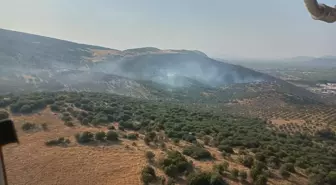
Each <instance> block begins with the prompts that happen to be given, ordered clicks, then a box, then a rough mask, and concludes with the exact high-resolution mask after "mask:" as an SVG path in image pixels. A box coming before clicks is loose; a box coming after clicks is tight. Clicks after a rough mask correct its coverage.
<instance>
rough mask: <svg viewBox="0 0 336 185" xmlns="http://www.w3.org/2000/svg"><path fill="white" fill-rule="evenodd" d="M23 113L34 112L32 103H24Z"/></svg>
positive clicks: (21, 110) (21, 109)
mask: <svg viewBox="0 0 336 185" xmlns="http://www.w3.org/2000/svg"><path fill="white" fill-rule="evenodd" d="M20 112H21V113H31V112H32V107H31V106H30V105H23V106H22V107H21V108H20Z"/></svg>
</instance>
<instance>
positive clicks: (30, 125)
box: [21, 122, 36, 131]
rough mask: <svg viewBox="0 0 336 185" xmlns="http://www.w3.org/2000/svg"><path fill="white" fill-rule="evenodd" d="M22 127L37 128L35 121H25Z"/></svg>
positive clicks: (25, 128) (27, 128)
mask: <svg viewBox="0 0 336 185" xmlns="http://www.w3.org/2000/svg"><path fill="white" fill-rule="evenodd" d="M21 128H22V130H24V131H28V130H32V129H35V128H36V125H35V124H34V123H30V122H25V123H23V124H22V126H21Z"/></svg>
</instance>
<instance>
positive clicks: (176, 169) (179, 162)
mask: <svg viewBox="0 0 336 185" xmlns="http://www.w3.org/2000/svg"><path fill="white" fill-rule="evenodd" d="M159 165H160V166H161V167H162V168H163V170H164V171H165V173H166V174H167V175H168V176H170V177H174V176H176V175H177V174H180V173H188V172H189V171H191V170H192V164H191V163H190V162H188V160H187V159H186V158H185V157H184V156H183V155H182V154H181V153H180V152H178V151H168V152H167V157H166V158H164V159H162V160H160V161H159Z"/></svg>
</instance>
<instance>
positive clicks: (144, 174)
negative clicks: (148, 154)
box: [141, 166, 156, 184]
mask: <svg viewBox="0 0 336 185" xmlns="http://www.w3.org/2000/svg"><path fill="white" fill-rule="evenodd" d="M141 180H142V182H143V183H144V184H149V183H151V182H154V181H156V173H155V170H154V169H153V168H152V167H150V166H145V167H144V168H143V169H142V171H141Z"/></svg>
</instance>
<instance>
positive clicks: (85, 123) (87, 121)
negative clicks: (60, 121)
mask: <svg viewBox="0 0 336 185" xmlns="http://www.w3.org/2000/svg"><path fill="white" fill-rule="evenodd" d="M81 123H82V124H83V125H88V124H89V120H88V119H87V118H84V119H83V120H82V122H81Z"/></svg>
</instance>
